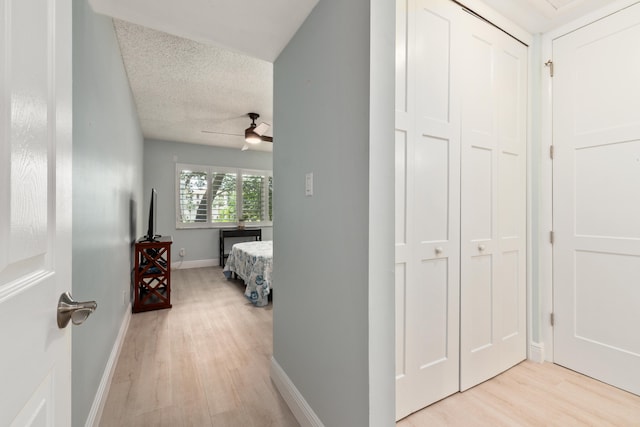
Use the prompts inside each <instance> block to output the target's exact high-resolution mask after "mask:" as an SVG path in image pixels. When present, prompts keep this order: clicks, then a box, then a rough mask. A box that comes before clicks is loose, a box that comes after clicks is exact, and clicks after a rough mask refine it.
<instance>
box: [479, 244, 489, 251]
mask: <svg viewBox="0 0 640 427" xmlns="http://www.w3.org/2000/svg"><path fill="white" fill-rule="evenodd" d="M486 248H487V247H486V246H485V245H478V250H479V251H480V252H483V251H484V250H485V249H486Z"/></svg>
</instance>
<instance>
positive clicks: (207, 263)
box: [171, 259, 220, 270]
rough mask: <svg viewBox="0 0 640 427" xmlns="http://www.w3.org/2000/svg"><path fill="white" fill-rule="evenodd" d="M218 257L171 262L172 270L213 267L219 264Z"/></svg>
mask: <svg viewBox="0 0 640 427" xmlns="http://www.w3.org/2000/svg"><path fill="white" fill-rule="evenodd" d="M219 263H220V261H219V260H218V259H197V260H194V261H178V262H172V263H171V269H172V270H181V269H186V268H202V267H214V266H216V265H219Z"/></svg>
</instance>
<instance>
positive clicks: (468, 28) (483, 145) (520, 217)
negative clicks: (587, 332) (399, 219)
mask: <svg viewBox="0 0 640 427" xmlns="http://www.w3.org/2000/svg"><path fill="white" fill-rule="evenodd" d="M462 19H463V28H464V41H463V42H464V54H463V57H462V58H461V61H462V63H463V64H464V65H463V67H462V72H463V73H464V77H463V79H462V80H463V85H464V86H463V87H464V89H463V91H462V99H463V101H462V119H461V122H462V123H461V125H462V132H461V133H462V137H461V147H462V148H461V156H462V159H461V160H462V162H461V163H462V184H461V185H462V190H461V194H462V201H461V211H462V213H461V221H462V222H461V227H462V228H461V242H462V243H461V261H460V262H461V273H460V282H461V289H460V294H461V300H460V301H461V302H460V304H461V306H460V313H461V316H460V328H461V332H460V389H461V390H466V389H468V388H469V387H472V386H474V385H476V384H478V383H480V382H482V381H484V380H487V379H489V378H491V377H493V376H495V375H497V374H499V373H500V372H502V371H504V370H506V369H508V368H510V367H511V366H513V365H515V364H517V363H518V362H520V361H522V360H524V359H525V358H526V335H527V334H526V165H527V163H526V111H527V104H526V102H527V101H526V98H527V97H526V93H527V48H526V46H524V45H523V44H521V43H520V42H518V41H516V40H515V39H513V38H512V37H510V36H508V35H506V34H505V33H503V32H502V31H500V30H498V29H496V28H494V27H492V26H490V25H487V24H486V23H485V22H482V21H481V20H479V19H478V18H476V17H473V16H472V15H469V14H466V13H463V16H462Z"/></svg>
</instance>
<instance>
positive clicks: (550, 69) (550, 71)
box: [544, 60, 553, 77]
mask: <svg viewBox="0 0 640 427" xmlns="http://www.w3.org/2000/svg"><path fill="white" fill-rule="evenodd" d="M544 65H545V66H546V67H549V75H550V76H551V77H553V61H552V60H548V61H547V62H545V63H544Z"/></svg>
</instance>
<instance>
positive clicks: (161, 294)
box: [131, 236, 173, 313]
mask: <svg viewBox="0 0 640 427" xmlns="http://www.w3.org/2000/svg"><path fill="white" fill-rule="evenodd" d="M172 243H173V240H172V239H171V236H161V237H159V238H158V239H157V240H156V241H153V242H149V241H145V240H142V239H140V240H138V241H137V242H136V244H135V257H136V260H135V271H134V284H133V286H134V288H133V295H134V297H133V307H132V310H131V311H133V312H134V313H138V312H140V311H148V310H158V309H162V308H171V244H172Z"/></svg>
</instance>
